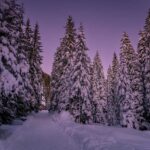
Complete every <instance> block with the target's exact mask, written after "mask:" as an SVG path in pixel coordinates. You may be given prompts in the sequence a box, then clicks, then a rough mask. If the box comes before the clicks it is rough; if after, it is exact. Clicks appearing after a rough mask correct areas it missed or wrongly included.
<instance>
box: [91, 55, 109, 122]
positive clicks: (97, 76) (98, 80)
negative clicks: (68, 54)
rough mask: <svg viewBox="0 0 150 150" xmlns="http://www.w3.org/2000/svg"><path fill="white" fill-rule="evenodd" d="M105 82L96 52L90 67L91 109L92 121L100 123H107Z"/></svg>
mask: <svg viewBox="0 0 150 150" xmlns="http://www.w3.org/2000/svg"><path fill="white" fill-rule="evenodd" d="M105 83H106V81H105V77H104V72H103V66H102V62H101V59H100V57H99V53H98V52H97V53H96V55H95V57H94V62H93V68H92V109H93V119H94V122H96V123H101V124H106V123H107V112H106V111H107V98H106V92H105Z"/></svg>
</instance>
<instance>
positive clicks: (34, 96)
mask: <svg viewBox="0 0 150 150" xmlns="http://www.w3.org/2000/svg"><path fill="white" fill-rule="evenodd" d="M41 52H42V47H41V42H40V33H39V26H38V24H36V25H35V27H34V29H32V28H31V25H30V20H29V19H28V20H27V22H26V23H25V22H24V8H23V7H22V5H19V4H18V3H16V1H15V0H2V1H0V124H1V123H11V122H12V120H13V119H15V118H21V117H23V116H26V115H27V114H29V113H30V112H31V111H33V110H34V111H36V112H37V111H38V109H39V106H40V100H41V97H42V94H43V91H42V69H41V67H40V65H41V63H42V57H41Z"/></svg>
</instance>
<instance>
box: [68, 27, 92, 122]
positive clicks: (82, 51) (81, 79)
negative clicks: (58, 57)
mask: <svg viewBox="0 0 150 150" xmlns="http://www.w3.org/2000/svg"><path fill="white" fill-rule="evenodd" d="M87 50H88V48H87V47H86V42H85V36H84V31H83V26H82V25H80V28H79V34H78V37H77V44H76V51H75V53H74V59H73V60H74V62H73V68H72V71H71V81H72V82H71V92H70V97H69V105H70V108H69V110H70V112H71V114H72V115H73V116H74V117H75V121H77V122H81V123H88V122H89V121H92V112H91V82H90V79H91V77H90V58H89V57H88V55H87Z"/></svg>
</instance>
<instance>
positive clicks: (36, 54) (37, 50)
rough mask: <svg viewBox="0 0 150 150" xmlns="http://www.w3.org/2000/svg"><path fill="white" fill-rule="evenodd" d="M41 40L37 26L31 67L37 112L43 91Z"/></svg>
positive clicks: (34, 34) (36, 26)
mask: <svg viewBox="0 0 150 150" xmlns="http://www.w3.org/2000/svg"><path fill="white" fill-rule="evenodd" d="M40 40H41V38H40V33H39V26H38V24H36V25H35V29H34V33H33V41H32V42H33V44H32V45H33V48H32V51H31V55H30V67H31V71H32V72H31V83H32V86H33V90H34V95H35V111H38V110H39V106H40V101H41V100H42V95H43V90H42V69H41V64H42V56H41V52H42V46H41V41H40Z"/></svg>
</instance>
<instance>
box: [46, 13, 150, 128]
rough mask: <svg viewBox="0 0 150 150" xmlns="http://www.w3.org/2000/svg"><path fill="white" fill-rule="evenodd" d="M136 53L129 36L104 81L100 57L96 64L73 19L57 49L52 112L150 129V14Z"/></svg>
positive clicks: (78, 120)
mask: <svg viewBox="0 0 150 150" xmlns="http://www.w3.org/2000/svg"><path fill="white" fill-rule="evenodd" d="M139 35H140V40H139V43H138V46H137V50H134V49H133V47H132V44H131V42H130V39H129V36H128V34H127V33H123V36H122V39H121V47H120V56H119V58H118V57H117V55H116V54H115V53H114V56H113V61H112V64H111V65H110V67H109V69H108V73H107V79H105V76H104V71H103V65H102V62H101V58H100V56H99V54H98V52H97V53H96V55H95V58H94V60H93V61H92V62H91V60H90V58H89V56H88V55H87V51H88V48H87V46H86V39H85V35H84V31H83V26H82V25H80V27H79V30H78V31H77V30H76V28H75V25H74V22H73V19H72V17H70V16H69V18H68V19H67V23H66V26H65V35H64V37H63V38H62V39H61V43H60V46H59V47H58V48H57V51H56V53H55V57H54V63H53V68H52V74H51V106H50V108H49V111H58V112H61V111H64V110H66V111H69V112H70V113H71V114H72V115H73V116H74V119H75V121H76V122H79V123H93V122H94V123H100V124H105V125H121V126H123V127H128V128H135V129H139V130H147V129H150V11H149V13H148V16H147V18H146V21H145V26H144V28H143V31H141V32H140V34H139Z"/></svg>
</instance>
